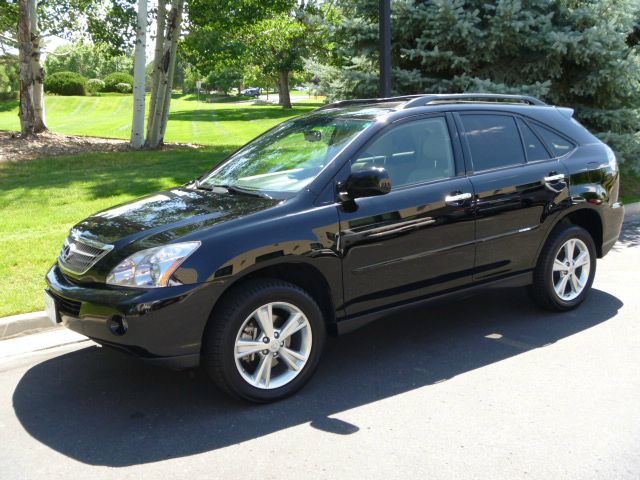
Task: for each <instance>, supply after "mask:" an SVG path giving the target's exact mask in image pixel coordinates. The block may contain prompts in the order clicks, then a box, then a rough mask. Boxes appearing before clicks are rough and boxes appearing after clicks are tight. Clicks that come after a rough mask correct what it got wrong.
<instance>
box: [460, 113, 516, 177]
mask: <svg viewBox="0 0 640 480" xmlns="http://www.w3.org/2000/svg"><path fill="white" fill-rule="evenodd" d="M461 119H462V125H463V127H464V130H465V137H466V139H467V143H468V144H469V150H471V161H472V162H473V169H474V170H475V171H481V170H490V169H492V168H499V167H506V166H509V165H518V164H522V163H525V158H524V150H523V149H522V142H521V141H520V134H519V133H518V128H517V127H516V121H515V119H514V118H513V117H510V116H508V115H488V114H470V115H461Z"/></svg>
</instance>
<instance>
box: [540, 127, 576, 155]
mask: <svg viewBox="0 0 640 480" xmlns="http://www.w3.org/2000/svg"><path fill="white" fill-rule="evenodd" d="M533 128H535V130H536V132H538V135H540V136H541V137H542V139H543V140H544V141H545V142H546V143H547V145H549V148H551V151H552V152H553V155H554V156H556V157H561V156H562V155H566V154H567V153H569V152H570V151H571V150H573V149H574V148H576V146H575V145H574V144H573V143H572V142H570V141H569V140H567V139H566V138H564V137H561V136H560V135H558V134H557V133H555V132H552V131H551V130H549V129H548V128H545V127H542V126H540V125H534V126H533Z"/></svg>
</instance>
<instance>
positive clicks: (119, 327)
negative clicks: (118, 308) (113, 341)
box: [109, 315, 129, 337]
mask: <svg viewBox="0 0 640 480" xmlns="http://www.w3.org/2000/svg"><path fill="white" fill-rule="evenodd" d="M109 329H110V330H111V333H113V334H114V335H116V336H118V337H121V336H122V335H124V334H125V333H127V330H128V329H129V326H128V325H127V321H126V320H125V319H124V318H122V317H121V316H120V315H114V316H113V317H111V321H110V322H109Z"/></svg>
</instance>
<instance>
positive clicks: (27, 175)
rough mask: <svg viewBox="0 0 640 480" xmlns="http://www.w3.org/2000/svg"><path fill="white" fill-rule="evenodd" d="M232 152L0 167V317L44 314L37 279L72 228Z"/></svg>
mask: <svg viewBox="0 0 640 480" xmlns="http://www.w3.org/2000/svg"><path fill="white" fill-rule="evenodd" d="M233 148H235V147H234V146H225V147H209V148H203V149H199V150H168V151H162V152H119V153H108V154H85V155H78V156H72V157H55V158H47V159H40V160H32V161H25V162H22V163H14V164H0V317H3V316H6V315H12V314H16V313H24V312H31V311H36V310H42V309H43V308H44V305H43V297H42V289H43V288H44V280H43V278H44V275H45V273H46V272H47V270H48V268H49V267H50V266H51V265H52V264H53V262H54V261H55V259H56V257H57V255H58V253H59V251H60V248H61V246H62V242H63V241H64V239H65V237H66V235H67V233H68V231H69V229H70V228H71V226H72V225H74V224H75V223H76V222H78V221H79V220H82V219H83V218H85V217H87V216H88V215H90V214H92V213H94V212H96V211H98V210H101V209H104V208H107V207H110V206H112V205H115V204H118V203H121V202H125V201H127V200H131V199H133V198H136V197H139V196H141V195H144V194H146V193H149V192H154V191H156V190H160V189H164V188H167V187H170V186H173V185H177V184H181V183H184V182H186V181H187V180H189V179H192V178H194V177H196V176H198V175H200V174H201V173H203V172H205V171H206V170H207V169H209V168H210V167H211V166H212V165H214V164H216V163H217V162H219V161H220V160H221V159H223V158H224V157H225V156H226V155H227V154H228V153H229V151H230V150H232V149H233Z"/></svg>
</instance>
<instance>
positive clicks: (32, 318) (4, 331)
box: [0, 202, 640, 340]
mask: <svg viewBox="0 0 640 480" xmlns="http://www.w3.org/2000/svg"><path fill="white" fill-rule="evenodd" d="M624 219H625V221H629V220H634V221H635V220H636V219H640V202H635V203H630V204H628V205H625V206H624ZM52 328H60V327H57V326H56V325H53V323H51V320H49V317H47V315H46V314H45V312H34V313H25V314H22V315H13V316H11V317H4V318H0V340H7V339H9V338H14V337H20V336H22V335H29V334H32V333H38V332H40V331H42V330H48V329H52Z"/></svg>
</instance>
